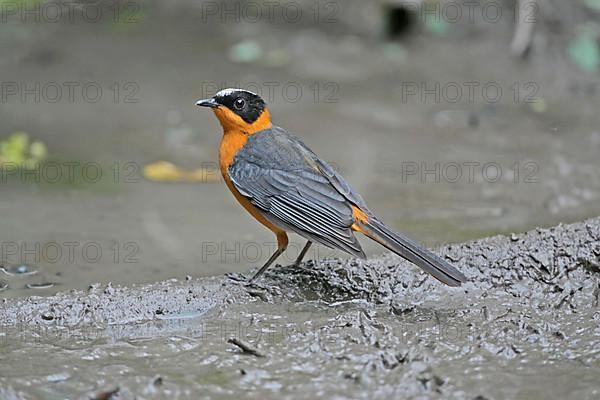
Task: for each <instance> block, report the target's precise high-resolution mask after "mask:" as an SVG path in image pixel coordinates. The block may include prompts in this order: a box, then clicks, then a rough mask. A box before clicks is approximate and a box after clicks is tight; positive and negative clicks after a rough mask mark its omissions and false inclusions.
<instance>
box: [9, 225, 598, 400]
mask: <svg viewBox="0 0 600 400" xmlns="http://www.w3.org/2000/svg"><path fill="white" fill-rule="evenodd" d="M441 252H442V253H443V254H444V255H445V257H446V258H447V259H448V260H451V261H453V262H454V263H455V265H456V266H457V267H459V268H460V269H461V270H462V271H463V272H464V273H465V274H466V276H467V277H468V278H469V281H468V283H466V284H465V285H463V286H462V287H460V288H449V287H445V286H442V285H441V284H439V283H437V282H436V281H434V280H433V279H432V278H429V277H427V276H425V274H424V273H422V272H420V271H419V270H418V269H417V268H415V267H413V266H411V265H410V264H408V263H407V262H404V261H402V260H400V259H399V258H397V257H395V256H393V255H386V256H382V257H380V258H378V259H371V260H368V261H367V262H363V261H359V260H348V261H341V260H339V259H327V260H323V261H319V262H316V263H315V262H313V261H310V262H308V263H306V264H303V265H302V266H300V267H279V268H273V269H271V270H270V271H269V272H268V273H267V274H266V276H265V278H263V280H262V281H260V283H259V284H258V285H257V286H252V287H248V286H246V285H244V284H243V283H242V281H241V279H242V276H241V275H237V274H235V275H230V276H221V277H214V278H202V279H187V280H169V281H165V282H161V283H156V284H150V285H144V286H133V287H115V286H112V285H92V286H91V287H90V288H89V290H87V291H78V290H72V291H70V292H67V293H59V294H57V295H55V296H52V297H29V298H21V299H12V300H11V299H4V300H2V303H1V304H2V308H1V309H0V321H2V324H3V326H2V329H1V330H0V332H1V334H0V355H1V358H2V362H1V363H0V398H3V399H35V398H48V399H51V398H82V399H87V398H93V397H94V396H96V397H97V398H111V397H110V395H111V393H115V395H114V396H113V397H112V398H116V397H115V396H116V395H118V396H120V397H118V398H123V399H133V398H138V399H151V398H169V399H185V398H190V399H192V398H194V399H195V398H198V394H199V393H201V394H202V395H203V398H240V397H244V398H260V399H265V398H273V399H281V398H292V397H293V398H307V399H314V398H316V397H321V398H371V399H373V398H399V397H402V398H419V399H425V398H427V399H430V398H440V399H442V398H444V399H448V398H453V399H479V400H482V399H546V398H548V397H549V396H550V397H552V398H573V399H574V398H577V399H597V398H598V397H599V396H600V388H599V386H598V377H599V376H600V327H599V322H600V309H599V308H598V306H599V300H600V218H595V219H590V220H587V221H585V222H581V223H575V224H571V225H559V226H557V227H554V228H550V229H536V230H533V231H531V232H528V233H526V234H520V235H511V236H495V237H490V238H486V239H481V240H477V241H474V242H468V243H464V244H460V245H453V246H449V247H445V248H443V249H442V251H441ZM117 390H118V392H117ZM98 396H104V397H98Z"/></svg>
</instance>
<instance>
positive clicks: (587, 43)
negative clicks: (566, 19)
mask: <svg viewBox="0 0 600 400" xmlns="http://www.w3.org/2000/svg"><path fill="white" fill-rule="evenodd" d="M567 52H568V54H569V58H570V59H571V61H572V62H573V63H574V64H575V65H577V66H578V67H579V68H581V69H582V70H584V71H587V72H595V71H597V70H598V66H600V50H599V49H598V43H597V41H596V39H595V38H594V37H593V36H591V35H589V34H580V35H579V36H577V37H576V38H575V40H573V41H572V42H571V43H570V44H569V47H568V49H567Z"/></svg>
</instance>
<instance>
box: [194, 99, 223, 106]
mask: <svg viewBox="0 0 600 400" xmlns="http://www.w3.org/2000/svg"><path fill="white" fill-rule="evenodd" d="M196 105H197V106H200V107H210V108H217V107H219V105H220V104H219V103H217V102H216V101H215V99H213V98H210V99H203V100H198V101H197V102H196Z"/></svg>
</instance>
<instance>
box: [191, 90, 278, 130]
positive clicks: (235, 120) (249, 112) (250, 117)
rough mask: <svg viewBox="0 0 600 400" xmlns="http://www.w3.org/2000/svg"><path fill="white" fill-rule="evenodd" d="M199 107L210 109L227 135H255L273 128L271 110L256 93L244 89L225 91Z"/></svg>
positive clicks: (202, 102)
mask: <svg viewBox="0 0 600 400" xmlns="http://www.w3.org/2000/svg"><path fill="white" fill-rule="evenodd" d="M196 105H197V106H200V107H209V108H211V109H212V110H213V112H214V113H215V115H216V116H217V119H218V120H219V122H220V123H221V126H222V127H223V130H224V131H225V133H227V132H228V131H238V132H243V133H245V134H253V133H256V132H258V131H261V130H263V129H267V128H270V127H271V118H270V116H269V110H268V109H267V106H266V105H265V102H264V100H263V99H261V98H260V96H259V95H257V94H256V93H252V92H250V91H247V90H242V89H224V90H221V91H220V92H218V93H217V94H215V95H214V96H213V97H211V98H208V99H203V100H199V101H197V102H196Z"/></svg>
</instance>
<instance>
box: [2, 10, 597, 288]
mask: <svg viewBox="0 0 600 400" xmlns="http://www.w3.org/2000/svg"><path fill="white" fill-rule="evenodd" d="M599 36H600V1H598V0H576V1H570V2H565V1H559V0H538V1H521V2H518V1H515V0H490V1H488V0H479V1H476V2H462V1H458V2H456V1H417V0H414V1H401V0H372V1H368V2H366V1H361V0H346V1H328V0H317V1H315V0H306V1H303V0H295V1H281V2H277V1H276V2H261V1H258V2H256V1H248V2H244V1H200V0H196V1H191V0H173V1H168V2H165V1H163V2H158V1H156V2H151V1H138V0H136V1H114V0H108V1H93V2H85V1H84V2H55V1H52V0H26V1H19V0H0V71H1V79H0V85H1V86H0V167H1V169H0V179H1V181H0V215H1V221H2V222H1V225H0V243H2V248H1V249H0V250H1V252H2V259H1V260H0V261H1V262H2V264H3V267H2V270H1V271H0V291H1V292H0V296H2V297H14V296H23V295H31V294H41V295H45V294H51V293H54V292H55V291H58V290H65V289H70V288H86V287H87V286H88V285H89V284H91V283H93V282H113V283H119V284H127V283H134V282H151V281H158V280H162V279H167V278H171V277H177V278H183V277H185V276H187V275H191V276H195V277H199V276H208V275H216V274H223V273H226V272H232V271H238V272H244V271H248V270H249V269H250V268H253V267H256V266H258V265H261V264H262V263H263V262H264V261H265V260H266V259H267V257H268V256H269V254H270V253H271V252H272V251H273V249H274V246H275V243H274V238H273V237H272V235H271V233H270V232H268V231H267V230H266V229H264V228H263V227H262V226H260V225H259V224H258V223H257V222H255V221H254V220H253V219H252V218H251V217H250V216H249V215H247V214H246V213H245V212H244V211H243V210H242V209H241V207H240V206H239V205H238V204H237V203H236V201H235V200H234V198H233V196H232V195H231V194H230V193H229V191H228V190H227V188H226V187H225V185H223V184H222V180H221V178H220V174H219V172H218V170H217V163H216V162H217V154H218V153H217V149H218V145H219V141H220V138H221V129H220V126H219V125H218V123H217V120H216V118H215V117H214V116H213V115H212V113H211V112H209V111H208V110H206V109H199V108H197V107H196V106H195V105H194V103H195V101H196V100H197V99H199V98H203V97H209V96H211V95H212V94H214V93H215V92H216V91H218V90H219V89H223V88H227V87H239V88H244V89H248V90H251V91H254V92H257V93H259V94H260V95H262V96H263V98H264V99H265V100H266V101H267V103H269V107H270V108H271V113H272V115H273V120H274V123H275V124H277V125H280V126H282V127H284V128H285V129H287V130H288V131H290V132H292V133H294V134H295V135H297V136H299V137H301V138H302V139H303V140H304V141H305V142H306V143H307V144H308V145H309V146H310V147H311V148H312V149H314V150H315V151H316V152H317V153H318V154H319V155H320V156H321V157H322V158H324V159H325V160H327V161H329V162H330V163H331V164H332V165H334V166H335V168H336V169H338V171H340V172H341V173H342V175H343V176H345V177H346V178H347V179H348V180H349V181H350V182H351V183H352V184H353V185H354V186H355V188H356V189H357V190H358V191H359V192H361V193H362V194H363V196H364V197H365V199H366V200H367V202H368V204H369V206H370V207H371V209H373V210H374V211H375V212H377V213H378V214H379V215H380V216H381V218H382V219H383V220H385V221H387V222H389V224H390V225H392V226H393V227H395V228H397V229H399V230H401V231H402V232H405V233H407V234H409V235H410V236H412V237H414V238H416V239H417V240H418V241H420V242H421V243H423V245H424V246H426V247H428V248H431V249H434V250H435V249H436V248H437V247H439V246H441V245H444V244H447V243H450V242H460V241H465V240H469V239H474V238H478V237H483V236H487V235H492V234H497V233H504V234H506V233H510V232H520V231H525V230H528V229H531V228H533V227H536V226H549V225H553V224H556V223H558V222H568V221H574V220H580V219H584V218H586V217H590V216H595V215H598V214H599V213H600V202H599V201H598V197H599V195H600V174H599V173H598V171H599V170H598V168H599V166H600V159H599V158H598V152H599V150H600V124H599V122H600V115H599V113H598V109H599V105H600V102H599V98H598V94H599V89H600V88H599V87H598V85H599V81H598V77H599V73H598V68H599V66H600V50H599V48H598V44H599V41H598V38H599ZM302 244H303V241H302V240H300V239H299V238H297V237H294V238H293V243H292V244H291V245H290V248H289V250H288V253H287V254H286V256H285V257H284V258H283V259H282V261H281V262H282V263H291V262H292V261H293V259H295V257H296V255H297V254H298V251H299V250H300V247H301V246H302ZM363 244H364V245H365V249H366V250H367V252H368V253H369V254H371V255H373V254H378V253H381V252H383V251H384V250H383V249H382V248H380V247H377V246H376V245H374V244H372V243H370V241H369V242H367V241H363ZM309 256H310V257H312V258H327V257H338V256H343V254H341V253H339V252H335V251H332V250H328V249H326V248H318V247H317V248H315V249H314V250H312V253H310V254H309Z"/></svg>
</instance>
